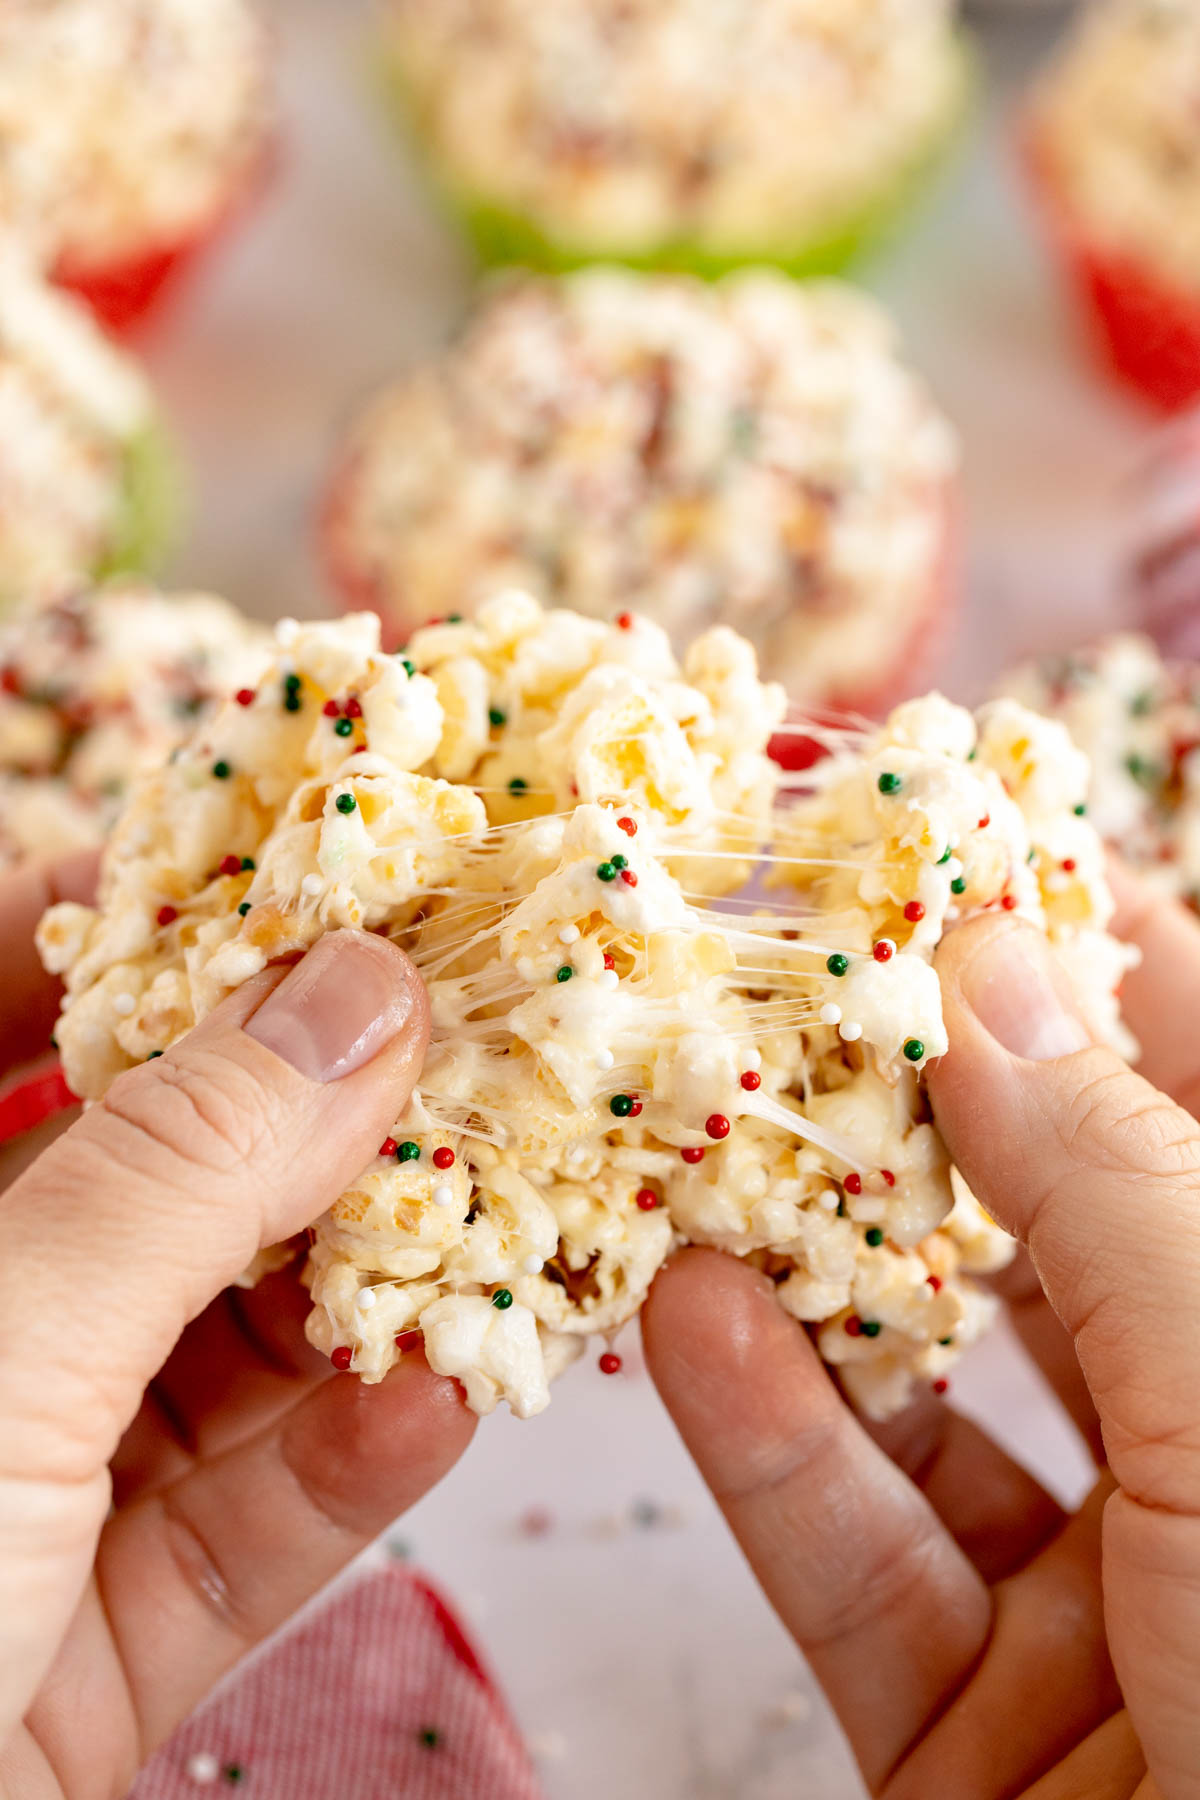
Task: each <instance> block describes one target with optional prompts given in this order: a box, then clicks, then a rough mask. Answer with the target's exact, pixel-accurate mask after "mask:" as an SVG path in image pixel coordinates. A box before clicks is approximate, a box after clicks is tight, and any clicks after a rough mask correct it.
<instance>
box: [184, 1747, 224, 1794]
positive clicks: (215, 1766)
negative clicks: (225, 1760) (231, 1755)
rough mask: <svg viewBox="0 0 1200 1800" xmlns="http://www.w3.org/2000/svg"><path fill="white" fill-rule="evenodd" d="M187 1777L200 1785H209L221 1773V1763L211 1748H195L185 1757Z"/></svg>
mask: <svg viewBox="0 0 1200 1800" xmlns="http://www.w3.org/2000/svg"><path fill="white" fill-rule="evenodd" d="M187 1772H188V1778H189V1780H191V1781H195V1782H198V1783H199V1784H200V1786H201V1787H210V1786H211V1785H212V1783H213V1782H214V1781H215V1780H216V1779H217V1776H218V1775H219V1774H220V1773H221V1765H220V1763H219V1762H218V1761H217V1759H216V1757H215V1756H214V1755H213V1753H212V1751H211V1750H197V1752H196V1754H195V1756H189V1757H188V1759H187Z"/></svg>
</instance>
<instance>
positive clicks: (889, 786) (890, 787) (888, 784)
mask: <svg viewBox="0 0 1200 1800" xmlns="http://www.w3.org/2000/svg"><path fill="white" fill-rule="evenodd" d="M875 785H876V786H877V787H878V789H879V791H880V793H881V794H898V793H899V792H900V789H901V787H902V786H903V785H904V784H903V782H902V781H901V779H900V777H899V775H893V774H892V773H891V772H890V771H889V770H885V771H884V773H883V774H882V775H881V776H880V777H879V780H878V781H877V782H876V784H875Z"/></svg>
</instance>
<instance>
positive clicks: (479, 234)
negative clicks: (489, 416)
mask: <svg viewBox="0 0 1200 1800" xmlns="http://www.w3.org/2000/svg"><path fill="white" fill-rule="evenodd" d="M951 56H952V58H953V63H954V74H953V79H952V81H951V83H950V97H949V99H948V101H947V104H946V107H945V110H944V112H943V114H942V116H941V117H940V118H939V119H938V120H937V122H936V124H935V126H934V128H933V129H932V130H931V131H930V132H929V133H928V135H927V136H926V138H925V139H924V140H923V141H922V142H921V143H920V144H918V145H916V146H915V147H914V150H913V153H912V155H911V156H909V157H908V158H905V159H902V160H901V161H900V162H899V163H898V164H897V165H896V166H895V167H894V168H893V169H891V170H889V171H888V173H887V175H886V176H885V178H884V180H883V181H881V182H880V184H879V186H878V187H877V188H875V189H874V190H873V192H872V193H870V194H869V195H868V196H866V197H865V198H864V199H863V200H862V201H860V202H859V203H857V204H856V205H854V206H853V207H850V208H848V209H847V210H846V211H845V212H844V213H842V214H840V215H838V216H833V217H831V218H830V219H829V220H828V221H827V222H826V223H825V224H824V225H823V226H822V228H821V229H820V230H819V231H816V232H814V233H812V234H810V235H806V236H803V237H800V238H797V239H792V240H789V239H787V238H781V239H777V240H775V241H773V242H765V243H756V244H741V245H738V246H736V247H730V248H729V249H722V248H720V247H718V246H713V245H709V244H704V243H700V242H697V241H695V240H693V239H689V238H687V237H683V238H679V239H675V240H672V241H666V242H663V243H660V244H655V245H652V246H650V247H649V248H641V249H628V250H626V249H622V247H621V245H620V244H619V243H604V244H585V243H582V242H575V243H573V242H571V241H570V239H569V238H567V237H565V236H562V235H560V234H558V233H556V232H553V231H548V230H546V229H545V228H544V227H543V226H542V225H540V224H539V223H538V221H537V219H536V218H534V217H531V216H530V215H528V214H526V213H522V212H520V211H519V210H516V209H514V208H510V207H506V206H503V205H501V204H498V203H497V202H496V201H494V200H492V199H490V198H488V197H487V196H486V195H483V194H481V193H479V192H478V191H477V190H474V189H472V188H470V187H468V186H465V185H464V184H463V183H462V182H460V181H459V180H458V179H457V178H456V176H455V175H454V172H453V170H452V169H450V168H449V167H448V166H447V164H446V163H445V161H444V160H442V159H440V158H438V157H437V155H436V154H435V153H434V151H433V150H432V148H431V146H430V145H429V144H428V142H427V140H426V137H425V134H424V132H423V131H422V128H421V125H420V121H419V117H418V109H417V107H416V106H415V105H414V104H413V103H412V101H411V99H410V95H409V92H408V85H407V82H406V81H405V78H404V76H403V75H402V73H401V72H400V70H399V69H398V68H397V66H396V61H395V58H394V57H390V56H388V55H386V54H385V56H384V58H383V62H382V85H383V89H384V94H385V100H386V103H387V106H388V110H389V112H390V113H391V114H392V116H393V117H394V119H395V120H396V121H397V123H398V125H399V127H400V130H401V132H402V134H403V136H404V137H405V138H406V140H407V141H408V143H409V145H410V146H411V148H412V150H413V153H414V155H415V157H416V159H417V161H418V163H419V165H420V167H421V168H422V170H423V172H424V174H425V178H426V180H427V182H428V184H429V185H430V187H431V188H432V190H433V192H434V194H435V196H436V198H437V199H438V201H439V203H440V205H441V206H442V207H443V209H444V210H445V211H447V212H448V213H449V214H450V215H451V216H452V217H453V218H454V219H455V220H456V221H457V223H458V224H459V226H460V228H461V229H462V231H463V232H464V234H465V235H466V237H467V238H468V239H469V240H470V242H471V244H472V245H473V247H474V250H475V253H476V256H477V257H478V259H479V261H480V262H481V263H482V264H483V265H484V266H485V267H487V268H493V267H507V266H511V265H517V266H519V267H522V268H530V269H538V270H542V271H545V272H549V273H563V272H565V271H568V270H571V269H579V268H584V267H587V266H589V265H591V264H594V263H619V264H622V265H623V266H625V267H627V268H632V269H641V270H647V271H655V272H659V273H674V274H684V275H698V276H700V277H702V278H703V279H705V280H716V279H718V278H719V277H720V276H722V275H727V274H729V273H730V272H731V271H732V270H735V269H741V268H746V267H751V266H754V265H760V266H761V265H763V264H767V265H769V266H771V267H774V268H777V269H781V270H783V272H784V273H785V274H788V275H791V276H793V277H795V278H797V279H800V280H811V279H813V278H815V277H821V276H829V275H837V274H840V273H842V272H843V271H844V270H845V269H847V268H848V267H850V266H851V265H852V264H854V263H856V262H859V261H861V260H862V259H863V258H864V257H865V256H866V255H867V254H868V253H869V252H872V251H876V250H878V249H880V248H881V247H882V246H883V245H884V244H885V243H886V242H887V241H888V240H890V239H892V238H895V237H896V236H898V235H899V233H900V231H901V230H902V228H903V226H904V225H905V224H906V222H907V221H908V219H909V218H910V217H911V215H912V214H913V212H914V211H915V210H916V207H917V204H918V202H919V201H920V199H921V198H922V196H923V195H924V193H925V191H926V190H927V188H928V187H929V185H930V183H931V181H932V178H933V177H934V176H935V174H936V173H937V172H938V170H939V169H940V168H941V167H942V166H943V165H944V164H945V163H947V162H948V161H949V160H950V153H951V150H952V148H953V146H954V145H955V144H956V143H957V141H958V140H959V138H960V135H961V134H962V131H963V127H964V124H965V122H966V120H967V119H968V117H969V116H970V114H971V112H972V101H973V99H974V95H975V91H976V88H977V85H978V83H977V71H976V64H975V58H974V54H973V52H972V50H971V48H970V46H969V44H968V42H967V39H966V37H965V36H964V35H962V34H960V35H959V36H957V37H956V38H955V39H954V40H952V47H951Z"/></svg>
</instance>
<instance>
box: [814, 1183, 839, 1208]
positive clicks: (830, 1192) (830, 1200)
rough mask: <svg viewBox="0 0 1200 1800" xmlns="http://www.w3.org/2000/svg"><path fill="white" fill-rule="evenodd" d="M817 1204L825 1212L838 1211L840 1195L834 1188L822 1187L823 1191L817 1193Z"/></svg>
mask: <svg viewBox="0 0 1200 1800" xmlns="http://www.w3.org/2000/svg"><path fill="white" fill-rule="evenodd" d="M817 1205H818V1206H819V1207H821V1208H822V1209H823V1210H824V1211H825V1212H836V1211H837V1209H838V1196H837V1193H836V1192H835V1190H834V1189H833V1188H822V1189H821V1192H820V1193H819V1194H818V1195H817Z"/></svg>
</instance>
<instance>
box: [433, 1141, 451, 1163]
mask: <svg viewBox="0 0 1200 1800" xmlns="http://www.w3.org/2000/svg"><path fill="white" fill-rule="evenodd" d="M433 1166H434V1168H435V1169H452V1168H453V1167H454V1152H453V1150H451V1148H450V1146H449V1145H448V1144H442V1145H441V1146H440V1147H439V1148H438V1149H437V1150H435V1151H434V1153H433Z"/></svg>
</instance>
